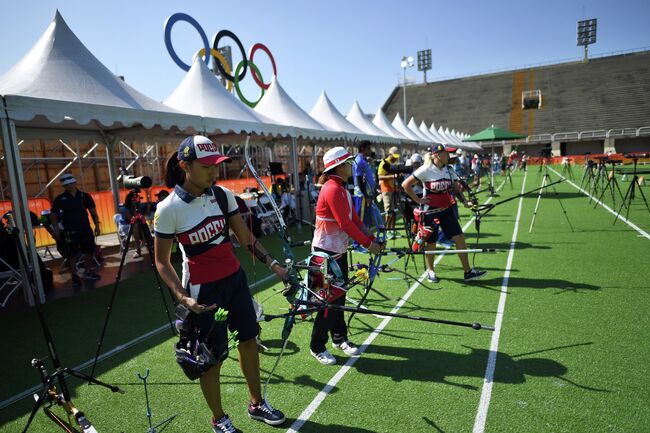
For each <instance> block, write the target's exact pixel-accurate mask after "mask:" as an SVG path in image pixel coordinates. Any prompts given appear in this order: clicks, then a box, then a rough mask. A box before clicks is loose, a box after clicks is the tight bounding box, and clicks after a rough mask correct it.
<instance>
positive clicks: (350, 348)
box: [332, 341, 359, 356]
mask: <svg viewBox="0 0 650 433" xmlns="http://www.w3.org/2000/svg"><path fill="white" fill-rule="evenodd" d="M332 346H333V347H334V348H336V349H341V350H342V351H343V352H344V353H345V354H346V355H348V356H356V355H358V354H359V348H358V347H357V346H356V345H354V344H352V343H350V342H349V341H344V342H343V343H341V344H336V343H332Z"/></svg>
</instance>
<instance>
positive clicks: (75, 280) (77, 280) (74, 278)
mask: <svg viewBox="0 0 650 433" xmlns="http://www.w3.org/2000/svg"><path fill="white" fill-rule="evenodd" d="M81 284H82V283H81V278H79V275H76V274H75V275H73V276H72V287H80V286H81Z"/></svg>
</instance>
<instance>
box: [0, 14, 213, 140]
mask: <svg viewBox="0 0 650 433" xmlns="http://www.w3.org/2000/svg"><path fill="white" fill-rule="evenodd" d="M0 95H4V96H5V101H6V105H7V110H8V112H9V114H10V117H11V118H12V119H14V120H19V121H30V120H32V119H34V117H36V116H38V115H42V116H45V117H46V118H47V119H48V120H49V121H50V122H56V123H60V122H63V121H70V120H71V119H72V120H74V122H76V123H77V124H79V125H86V124H88V123H89V122H90V121H91V120H97V121H99V122H100V123H102V124H103V125H105V126H111V125H113V124H114V123H119V124H121V125H124V126H130V125H133V124H137V123H139V124H142V125H143V126H145V127H153V126H154V125H156V124H159V125H161V126H163V127H166V128H168V127H171V126H172V125H173V126H179V127H188V126H191V127H195V128H197V129H200V128H202V123H203V121H202V119H200V118H198V117H196V116H188V115H185V114H182V113H179V112H178V111H176V110H174V109H172V108H169V107H166V106H165V105H163V104H161V103H159V102H157V101H154V100H153V99H151V98H149V97H147V96H145V95H143V94H142V93H140V92H138V91H137V90H135V89H134V88H133V87H131V86H129V85H128V84H126V83H125V82H124V81H122V80H121V79H119V78H118V77H116V76H115V75H114V74H113V73H112V72H111V71H110V70H108V68H106V67H105V66H104V65H103V64H102V63H101V62H100V61H99V60H98V59H97V58H96V57H95V56H94V55H93V54H92V53H91V52H90V51H89V50H88V49H87V48H86V47H85V46H84V44H83V43H82V42H81V41H80V40H79V39H78V38H77V36H76V35H75V34H74V33H73V32H72V31H71V30H70V28H69V27H68V25H67V24H66V22H65V20H64V19H63V17H62V16H61V14H60V13H59V11H58V10H57V11H56V13H55V15H54V18H53V19H52V21H51V22H50V24H49V25H48V27H47V29H46V30H45V32H44V33H43V34H42V35H41V37H40V39H39V40H38V41H37V42H36V44H35V45H34V46H33V47H32V48H31V49H30V50H29V51H28V52H27V54H25V55H24V56H23V58H22V59H21V60H19V61H18V62H17V63H16V64H15V65H14V66H12V67H11V69H9V70H8V71H7V72H6V73H5V74H4V75H3V76H2V77H0ZM75 104H77V105H75Z"/></svg>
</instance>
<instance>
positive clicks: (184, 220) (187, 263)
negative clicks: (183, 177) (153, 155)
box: [154, 185, 240, 287]
mask: <svg viewBox="0 0 650 433" xmlns="http://www.w3.org/2000/svg"><path fill="white" fill-rule="evenodd" d="M216 188H221V187H212V188H208V189H206V190H205V191H204V192H203V194H201V196H200V197H194V196H193V195H191V194H190V193H188V192H187V191H185V190H184V189H183V188H182V187H181V186H179V185H176V187H175V188H174V191H173V192H172V193H171V194H170V195H169V196H168V197H167V198H165V199H164V200H163V201H161V202H160V203H158V206H157V207H156V214H155V216H154V230H155V233H156V236H157V237H161V238H172V237H176V239H177V240H178V243H179V244H180V247H181V251H182V253H183V280H182V282H183V287H187V284H188V282H189V283H191V284H192V285H194V284H203V283H209V282H213V281H217V280H220V279H222V278H225V277H227V276H229V275H232V274H234V273H235V272H236V271H237V270H238V269H239V267H240V264H239V261H238V260H237V257H235V254H234V250H233V245H232V243H231V242H230V235H229V234H228V229H227V224H226V222H227V218H229V217H231V216H232V215H234V214H236V213H238V212H239V207H238V206H237V201H236V200H235V196H234V194H233V193H232V191H230V190H228V189H226V188H221V189H222V190H223V191H224V193H225V196H226V198H227V203H228V208H227V209H226V210H225V212H226V214H225V215H224V213H223V212H222V210H221V209H220V207H219V204H218V202H217V196H216V195H215V189H216Z"/></svg>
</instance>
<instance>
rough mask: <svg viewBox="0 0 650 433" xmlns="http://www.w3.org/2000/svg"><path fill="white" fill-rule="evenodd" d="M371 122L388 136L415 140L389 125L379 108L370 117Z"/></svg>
mask: <svg viewBox="0 0 650 433" xmlns="http://www.w3.org/2000/svg"><path fill="white" fill-rule="evenodd" d="M372 124H373V125H374V126H376V127H377V128H379V129H380V130H382V131H383V132H384V133H385V134H387V135H389V136H392V137H395V138H399V139H400V140H408V141H415V140H413V139H411V138H410V137H407V136H406V135H404V134H402V133H401V132H399V131H398V130H397V129H395V127H394V126H393V125H391V123H390V121H389V120H388V118H387V117H386V115H385V114H384V112H383V111H381V108H378V109H377V112H376V113H375V117H374V118H373V119H372Z"/></svg>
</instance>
